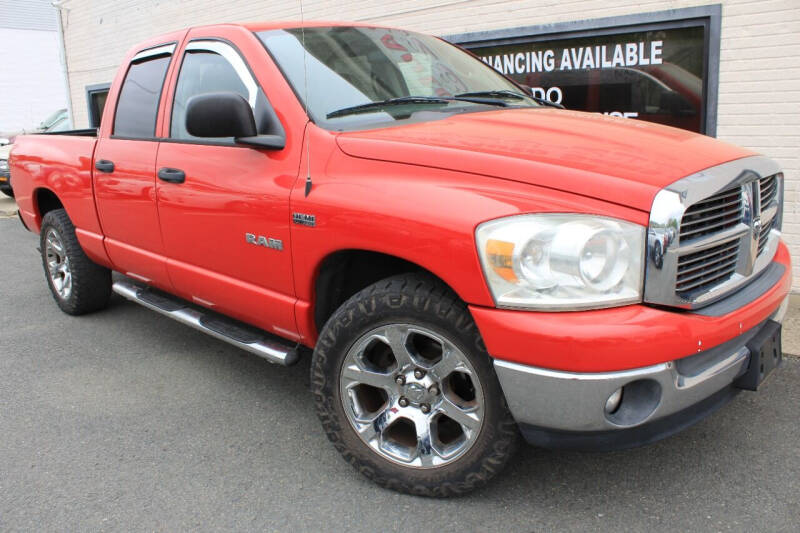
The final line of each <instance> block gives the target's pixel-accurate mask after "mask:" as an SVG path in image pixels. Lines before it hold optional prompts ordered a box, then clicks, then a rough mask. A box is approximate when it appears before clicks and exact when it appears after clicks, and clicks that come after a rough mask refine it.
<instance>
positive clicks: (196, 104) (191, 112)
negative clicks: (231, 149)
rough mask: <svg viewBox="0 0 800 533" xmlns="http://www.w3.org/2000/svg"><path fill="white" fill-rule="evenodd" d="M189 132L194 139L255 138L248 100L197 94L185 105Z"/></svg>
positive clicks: (235, 95) (255, 133) (212, 94)
mask: <svg viewBox="0 0 800 533" xmlns="http://www.w3.org/2000/svg"><path fill="white" fill-rule="evenodd" d="M186 131H188V132H189V134H190V135H193V136H195V137H255V136H256V135H258V130H257V129H256V119H255V117H254V116H253V110H252V109H251V108H250V104H248V103H247V100H245V99H244V98H242V97H241V96H240V95H238V94H236V93H231V92H224V93H223V92H220V93H207V94H198V95H197V96H193V97H192V98H190V99H189V102H188V103H187V104H186Z"/></svg>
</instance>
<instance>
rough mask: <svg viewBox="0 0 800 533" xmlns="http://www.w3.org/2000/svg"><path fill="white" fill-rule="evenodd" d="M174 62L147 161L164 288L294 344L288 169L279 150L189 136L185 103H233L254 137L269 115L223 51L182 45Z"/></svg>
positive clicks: (291, 168)
mask: <svg viewBox="0 0 800 533" xmlns="http://www.w3.org/2000/svg"><path fill="white" fill-rule="evenodd" d="M181 61H182V63H181V65H180V70H179V72H178V75H177V81H176V82H175V86H174V94H173V98H172V103H171V112H170V118H169V119H168V120H167V121H165V124H164V128H165V130H167V131H166V132H165V134H164V137H165V139H164V141H163V142H162V144H161V146H160V148H159V152H158V157H157V163H156V169H157V176H158V179H157V180H156V183H157V184H156V187H157V192H158V194H157V197H158V215H159V219H160V225H161V234H162V236H163V239H164V248H165V250H166V252H167V256H168V259H167V269H168V272H169V275H170V278H171V280H172V283H173V286H174V287H175V290H176V291H177V292H178V293H179V294H180V295H181V296H183V297H184V298H186V299H188V300H192V301H194V302H196V303H199V304H201V305H203V306H206V307H209V308H212V309H215V310H218V311H220V312H222V313H224V314H226V315H230V316H233V317H236V318H238V319H240V320H243V321H245V322H248V323H250V324H253V325H256V326H258V327H261V328H262V329H265V330H267V331H271V332H273V333H276V334H278V335H281V336H283V337H295V338H297V328H296V325H295V320H294V303H295V300H296V298H295V296H294V284H293V276H292V260H291V249H290V246H291V243H290V240H289V239H290V236H289V221H290V214H289V193H290V191H291V188H292V185H293V184H294V181H295V179H296V176H297V166H296V164H294V165H292V164H291V163H290V160H291V158H287V157H286V154H285V153H284V151H285V150H283V151H281V150H278V151H275V150H272V151H271V150H265V149H258V148H253V147H245V146H241V145H236V144H235V143H234V142H233V139H232V138H213V139H209V138H199V137H193V136H192V135H190V134H189V133H188V132H187V130H186V126H185V119H186V104H187V102H188V101H189V99H191V98H192V97H193V96H195V95H200V94H207V93H215V92H234V93H237V94H239V95H241V96H242V97H243V98H244V99H246V100H247V101H248V102H249V103H250V106H251V108H252V109H253V111H254V114H255V116H256V124H257V126H258V127H259V132H261V128H265V127H266V124H265V121H268V120H274V119H275V115H274V113H270V112H269V110H270V108H269V106H270V103H269V101H268V100H267V98H266V95H265V93H264V91H263V90H262V89H261V87H259V85H258V83H257V82H256V80H255V78H254V76H253V75H252V73H251V70H250V68H249V67H248V65H247V63H246V62H245V59H244V57H243V56H242V55H241V54H240V53H239V51H238V50H237V49H236V48H234V46H233V45H231V44H228V43H226V42H223V41H220V40H211V39H195V40H190V41H189V42H188V43H187V45H186V47H185V49H184V50H183V55H182V58H181Z"/></svg>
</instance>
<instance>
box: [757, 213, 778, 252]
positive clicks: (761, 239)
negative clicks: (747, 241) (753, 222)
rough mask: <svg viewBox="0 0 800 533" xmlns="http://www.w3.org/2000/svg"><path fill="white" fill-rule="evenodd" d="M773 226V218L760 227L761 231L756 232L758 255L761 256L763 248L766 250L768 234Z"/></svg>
mask: <svg viewBox="0 0 800 533" xmlns="http://www.w3.org/2000/svg"><path fill="white" fill-rule="evenodd" d="M774 225H775V219H774V218H773V219H772V220H770V221H769V222H765V223H764V225H763V226H761V231H759V232H758V255H761V252H763V251H764V248H766V246H767V241H768V240H769V232H770V231H771V230H772V227H773V226H774Z"/></svg>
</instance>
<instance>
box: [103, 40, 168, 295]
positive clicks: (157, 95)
mask: <svg viewBox="0 0 800 533" xmlns="http://www.w3.org/2000/svg"><path fill="white" fill-rule="evenodd" d="M175 48H176V43H171V44H164V45H160V46H155V47H152V48H148V49H146V50H142V51H140V52H139V53H137V54H136V55H134V56H133V58H132V60H131V61H130V63H129V66H128V69H127V72H126V73H125V76H124V79H123V80H122V84H121V86H120V89H119V91H118V93H117V94H118V96H117V100H116V102H117V104H116V109H115V110H114V113H113V115H112V116H111V117H109V118H110V119H111V120H112V123H111V126H110V127H109V126H107V125H105V127H104V129H103V130H101V133H100V138H99V140H98V143H97V148H96V149H95V156H94V165H95V169H94V186H95V198H96V201H97V211H98V214H99V217H100V223H101V225H102V228H103V234H104V235H105V237H106V239H105V244H106V250H107V252H108V255H109V258H110V259H111V261H112V262H113V264H114V267H115V268H116V269H117V270H120V271H122V272H124V273H125V274H127V275H129V276H131V277H133V278H136V279H139V280H142V281H146V282H148V283H151V284H153V285H156V286H159V287H161V288H164V289H169V288H170V282H169V276H168V274H167V270H166V258H165V253H164V243H163V241H162V239H161V229H160V227H159V224H158V211H157V207H156V187H155V179H156V178H155V168H156V154H157V153H158V144H159V143H158V141H157V139H156V126H157V121H158V115H159V103H160V101H161V93H162V88H163V86H164V82H165V80H166V77H167V72H168V70H169V66H170V62H171V61H172V55H173V53H174V51H175Z"/></svg>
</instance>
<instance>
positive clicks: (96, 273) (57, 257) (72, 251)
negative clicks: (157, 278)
mask: <svg viewBox="0 0 800 533" xmlns="http://www.w3.org/2000/svg"><path fill="white" fill-rule="evenodd" d="M39 238H40V245H41V251H42V265H43V266H44V273H45V278H46V279H47V285H48V286H49V287H50V292H51V293H52V294H53V298H54V299H55V301H56V303H57V304H58V307H59V308H60V309H61V310H62V311H64V312H65V313H67V314H69V315H82V314H85V313H91V312H93V311H99V310H101V309H105V308H106V307H108V301H109V299H110V298H111V271H110V270H109V269H107V268H105V267H102V266H100V265H98V264H96V263H94V262H92V260H91V259H89V258H88V257H87V256H86V253H85V252H84V251H83V248H81V245H80V243H78V237H77V236H76V235H75V226H73V225H72V221H71V220H70V219H69V216H67V212H66V211H64V210H63V209H55V210H53V211H50V212H48V213H47V214H46V215H45V216H44V218H43V219H42V232H41V234H40V237H39Z"/></svg>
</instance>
